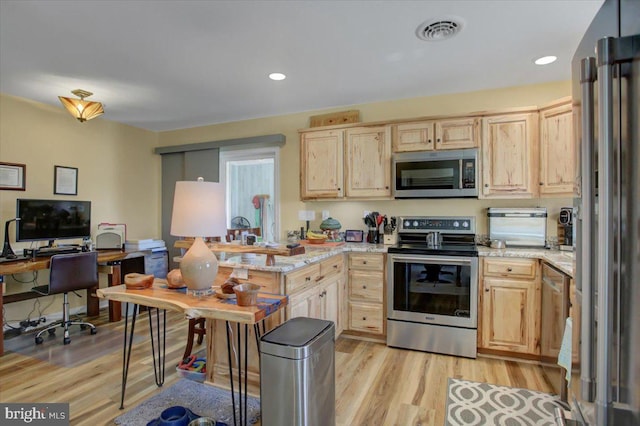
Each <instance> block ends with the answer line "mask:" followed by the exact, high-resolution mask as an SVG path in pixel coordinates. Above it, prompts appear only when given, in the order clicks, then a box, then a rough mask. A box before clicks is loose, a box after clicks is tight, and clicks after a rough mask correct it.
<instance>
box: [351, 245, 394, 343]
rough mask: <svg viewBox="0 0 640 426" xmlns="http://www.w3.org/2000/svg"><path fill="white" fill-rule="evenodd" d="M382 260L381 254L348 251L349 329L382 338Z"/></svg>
mask: <svg viewBox="0 0 640 426" xmlns="http://www.w3.org/2000/svg"><path fill="white" fill-rule="evenodd" d="M384 259H385V256H384V254H381V253H349V285H348V288H349V289H348V310H349V325H348V329H349V331H350V332H356V333H365V334H371V335H376V336H377V337H384V334H385V331H386V330H385V306H384V302H385V297H384V289H385V284H384V283H385V274H384Z"/></svg>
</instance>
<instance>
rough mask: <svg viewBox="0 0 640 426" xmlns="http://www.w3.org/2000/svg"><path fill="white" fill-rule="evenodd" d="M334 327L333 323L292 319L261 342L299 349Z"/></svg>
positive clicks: (268, 334)
mask: <svg viewBox="0 0 640 426" xmlns="http://www.w3.org/2000/svg"><path fill="white" fill-rule="evenodd" d="M332 326H333V322H331V321H325V320H321V319H316V318H306V317H297V318H291V319H290V320H288V321H287V322H285V323H283V324H281V325H280V326H278V327H276V328H274V329H273V330H271V331H270V332H268V333H267V334H265V335H264V336H262V339H261V340H262V341H263V342H267V343H274V344H277V345H286V346H291V347H296V348H299V347H303V346H307V345H308V344H309V342H311V341H312V340H313V339H315V338H316V337H317V336H319V335H320V334H322V333H323V332H324V331H325V330H327V329H328V328H330V327H332Z"/></svg>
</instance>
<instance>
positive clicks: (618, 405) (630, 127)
mask: <svg viewBox="0 0 640 426" xmlns="http://www.w3.org/2000/svg"><path fill="white" fill-rule="evenodd" d="M572 91H573V100H574V107H575V111H576V113H577V114H576V117H578V118H579V121H580V126H579V128H580V131H577V132H575V133H576V134H577V138H576V139H577V140H576V143H577V144H578V145H577V147H578V151H577V152H580V158H581V161H580V167H579V172H578V182H579V186H580V197H579V198H576V199H575V202H574V214H575V215H576V217H575V221H576V224H577V229H576V238H577V244H576V249H577V256H576V259H577V265H576V266H577V268H576V277H575V278H576V302H577V306H575V308H576V309H580V310H581V316H580V321H577V324H574V327H573V328H574V329H573V333H579V334H580V351H579V360H578V361H577V362H575V361H576V360H575V359H574V365H573V368H572V376H571V385H570V402H571V404H572V413H573V414H574V416H576V417H577V419H578V420H579V421H581V422H582V423H584V424H588V425H598V426H609V425H616V426H617V425H638V424H640V130H639V129H640V0H606V1H605V2H604V4H603V5H602V7H601V9H600V11H599V12H598V14H597V15H596V16H595V18H594V20H593V22H592V23H591V25H590V26H589V29H588V30H587V32H586V33H585V35H584V37H583V39H582V41H581V43H580V45H579V47H578V49H577V51H576V54H575V56H574V58H573V61H572Z"/></svg>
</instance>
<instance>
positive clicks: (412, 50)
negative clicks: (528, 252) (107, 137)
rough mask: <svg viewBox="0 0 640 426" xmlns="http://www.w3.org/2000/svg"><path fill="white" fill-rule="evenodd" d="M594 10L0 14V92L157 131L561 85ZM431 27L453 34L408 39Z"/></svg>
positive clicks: (121, 2) (412, 4)
mask: <svg viewBox="0 0 640 426" xmlns="http://www.w3.org/2000/svg"><path fill="white" fill-rule="evenodd" d="M602 3H603V1H602V0H566V1H565V0H538V1H526V0H511V1H506V0H495V1H484V0H479V1H475V0H468V1H457V0H450V1H427V0H425V1H392V0H387V1H371V0H368V1H355V0H353V1H329V0H324V1H300V0H298V1H295V0H294V1H265V0H245V1H221V0H218V1H174V0H162V1H159V0H156V1H154V0H150V1H140V0H139V1H127V0H102V1H100V0H96V1H83V2H82V1H57V0H48V1H15V0H2V1H0V92H2V93H5V94H9V95H14V96H19V97H23V98H27V99H32V100H36V101H39V102H43V103H48V104H52V105H56V106H59V107H60V108H63V107H62V105H61V104H60V103H59V101H58V96H72V95H71V94H70V91H71V90H74V89H78V88H81V89H84V90H88V91H90V92H93V93H94V95H93V96H92V97H91V98H89V100H95V101H100V102H103V104H104V108H105V114H104V116H102V118H98V119H107V120H112V121H116V122H120V123H125V124H129V125H132V126H136V127H140V128H144V129H149V130H153V131H165V130H173V129H181V128H188V127H196V126H202V125H207V124H215V123H223V122H229V121H237V120H244V119H249V118H257V117H267V116H274V115H280V114H287V113H293V112H301V111H310V110H318V109H325V108H337V107H345V108H347V107H348V106H349V105H355V104H361V103H369V102H376V101H385V100H391V99H401V98H413V97H419V96H430V95H437V94H444V93H456V92H468V91H473V90H481V89H491V88H499V87H509V86H518V85H525V84H534V83H543V82H548V81H557V80H568V79H570V64H571V57H572V55H573V52H574V50H575V49H576V47H577V45H578V42H579V40H580V39H581V37H582V34H583V33H584V32H585V30H586V29H587V27H588V24H589V23H590V22H591V20H592V18H593V16H594V15H595V13H596V12H597V10H598V9H599V8H600V6H601V4H602ZM442 18H445V19H449V18H453V19H455V20H457V21H458V22H460V23H461V24H462V31H461V32H460V33H459V34H457V35H456V36H455V37H453V38H451V39H448V40H444V41H431V42H426V41H422V40H419V39H418V38H417V37H416V29H417V28H418V26H419V25H420V24H421V23H423V22H424V21H427V20H429V19H442ZM544 55H555V56H557V57H558V60H557V61H556V62H555V63H553V64H551V65H547V66H543V67H541V66H536V65H534V64H533V62H532V61H533V59H534V58H537V57H539V56H544ZM271 72H282V73H285V74H286V75H287V78H286V79H285V80H283V81H272V80H270V79H268V77H267V76H268V74H269V73H271Z"/></svg>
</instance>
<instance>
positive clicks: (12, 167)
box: [0, 162, 27, 191]
mask: <svg viewBox="0 0 640 426" xmlns="http://www.w3.org/2000/svg"><path fill="white" fill-rule="evenodd" d="M26 174H27V166H25V165H24V164H18V163H3V162H0V189H8V190H12V191H24V190H25V188H26V187H25V176H26Z"/></svg>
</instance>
